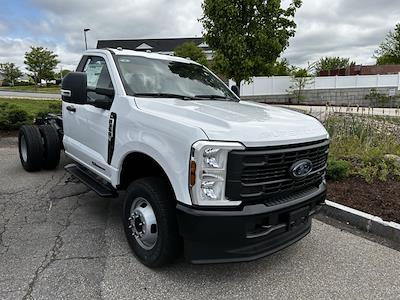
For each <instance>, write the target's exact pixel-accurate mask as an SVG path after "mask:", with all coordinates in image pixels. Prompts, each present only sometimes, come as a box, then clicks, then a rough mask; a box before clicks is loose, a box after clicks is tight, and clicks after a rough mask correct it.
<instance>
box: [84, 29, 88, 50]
mask: <svg viewBox="0 0 400 300" xmlns="http://www.w3.org/2000/svg"><path fill="white" fill-rule="evenodd" d="M89 30H90V28H85V29H83V35H84V36H85V49H86V50H87V39H86V32H88V31H89Z"/></svg>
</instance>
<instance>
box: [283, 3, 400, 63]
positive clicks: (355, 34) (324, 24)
mask: <svg viewBox="0 0 400 300" xmlns="http://www.w3.org/2000/svg"><path fill="white" fill-rule="evenodd" d="M398 15H400V6H399V5H398V3H397V1H396V0H381V1H373V0H363V1H356V0H350V1H349V0H336V1H328V0H304V1H303V6H302V7H301V8H300V9H299V10H298V12H297V15H296V17H295V20H296V23H297V26H298V28H297V34H296V36H295V37H294V38H292V39H291V40H290V47H289V48H288V49H287V51H286V52H285V53H284V55H283V56H284V57H286V58H288V59H289V62H290V63H292V64H295V65H302V66H304V65H306V64H307V62H313V61H316V60H318V59H319V58H320V57H323V56H345V57H350V58H351V59H352V60H353V61H356V62H357V63H361V64H373V63H375V59H373V54H374V51H375V50H376V49H377V48H378V46H379V44H380V43H381V42H382V41H383V39H384V38H385V35H386V33H387V32H388V31H389V30H391V29H393V28H394V26H395V24H396V23H397V22H398V21H399V20H398Z"/></svg>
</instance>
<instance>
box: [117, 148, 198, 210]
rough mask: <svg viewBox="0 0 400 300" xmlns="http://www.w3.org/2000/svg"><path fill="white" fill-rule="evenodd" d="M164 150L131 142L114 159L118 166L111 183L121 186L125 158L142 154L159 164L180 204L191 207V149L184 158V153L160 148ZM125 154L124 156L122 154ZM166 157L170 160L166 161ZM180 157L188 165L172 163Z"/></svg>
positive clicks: (119, 150) (120, 149)
mask: <svg viewBox="0 0 400 300" xmlns="http://www.w3.org/2000/svg"><path fill="white" fill-rule="evenodd" d="M157 148H158V147H157ZM159 149H163V150H164V151H163V153H161V152H160V151H158V150H157V149H156V148H154V147H151V146H149V145H148V144H144V143H140V142H129V143H127V144H125V145H124V146H122V147H120V148H119V149H118V153H117V152H116V153H115V155H114V157H113V162H112V165H114V166H117V167H116V168H115V167H113V168H112V172H111V173H112V174H111V183H112V185H113V186H114V187H116V186H118V185H119V184H120V178H121V172H122V165H123V162H124V160H125V158H126V157H127V156H128V155H129V154H132V153H142V154H145V155H147V156H149V157H151V158H152V159H153V160H154V161H155V162H157V163H158V164H159V165H160V166H161V168H162V169H163V170H164V172H165V174H166V175H167V178H168V180H169V181H170V183H171V185H172V188H173V190H174V193H175V195H176V198H177V200H178V201H179V202H182V203H185V204H188V205H191V203H192V202H191V198H190V194H189V188H188V172H189V171H188V166H189V159H190V149H187V151H185V152H186V156H182V153H180V154H177V153H173V151H172V149H170V151H168V150H167V149H168V147H165V146H164V148H159ZM122 153H123V154H122ZM166 157H168V158H170V159H168V160H167V159H166ZM178 157H179V158H180V160H181V161H182V160H184V161H186V162H187V163H186V164H182V163H179V164H178V163H171V162H172V161H175V162H176V161H177V159H178Z"/></svg>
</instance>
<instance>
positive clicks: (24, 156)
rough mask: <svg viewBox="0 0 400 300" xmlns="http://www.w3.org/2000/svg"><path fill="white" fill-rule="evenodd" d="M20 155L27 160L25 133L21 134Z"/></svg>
mask: <svg viewBox="0 0 400 300" xmlns="http://www.w3.org/2000/svg"><path fill="white" fill-rule="evenodd" d="M20 148H21V149H20V151H21V157H22V160H23V161H24V162H26V161H27V160H28V149H27V147H26V140H25V135H22V136H21V145H20Z"/></svg>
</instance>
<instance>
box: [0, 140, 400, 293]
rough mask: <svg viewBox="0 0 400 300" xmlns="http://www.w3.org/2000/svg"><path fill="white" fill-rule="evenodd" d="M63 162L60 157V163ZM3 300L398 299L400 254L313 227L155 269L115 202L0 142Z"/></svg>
mask: <svg viewBox="0 0 400 300" xmlns="http://www.w3.org/2000/svg"><path fill="white" fill-rule="evenodd" d="M63 163H65V159H64V161H63ZM0 174H1V176H0V270H1V271H0V299H61V298H63V299H148V298H151V299H156V298H168V299H215V298H221V299H235V298H239V299H266V298H279V299H321V298H324V299H338V298H346V299H377V298H381V299H382V298H385V299H398V298H399V295H400V252H398V251H396V250H394V249H391V248H388V247H385V246H383V245H380V244H378V243H375V242H372V241H370V240H367V239H364V238H362V237H360V236H357V235H354V234H352V233H349V232H347V231H342V230H340V229H338V228H336V227H333V226H330V225H327V224H325V223H322V222H320V221H317V220H315V221H314V224H313V229H312V232H311V234H310V235H308V236H307V237H306V238H305V239H303V240H302V241H300V242H298V243H297V244H295V245H293V246H291V247H289V248H287V249H285V250H283V251H281V252H279V253H276V254H274V255H272V256H269V257H266V258H264V259H260V260H258V261H254V262H250V263H238V264H224V265H203V266H195V265H190V264H187V263H186V262H184V261H183V260H180V261H178V262H177V263H176V264H174V265H171V266H169V267H166V268H162V269H158V270H151V269H148V268H146V267H144V266H143V265H141V264H140V263H139V262H138V261H137V260H136V259H135V257H134V256H133V255H132V254H131V252H130V250H129V248H128V246H127V243H126V241H125V237H124V234H123V229H122V226H121V224H120V207H121V201H122V200H121V199H102V198H99V197H98V196H96V195H95V194H94V193H93V192H91V191H88V190H87V188H86V187H84V186H83V185H82V184H80V183H78V182H76V181H75V180H74V179H72V178H71V177H70V176H69V175H67V174H66V173H65V172H64V171H63V169H62V167H61V166H60V167H59V169H58V170H57V171H56V172H53V171H50V172H47V171H42V172H39V173H33V174H32V173H27V172H25V171H23V169H22V167H21V166H20V163H19V159H18V153H17V147H16V138H0Z"/></svg>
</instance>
